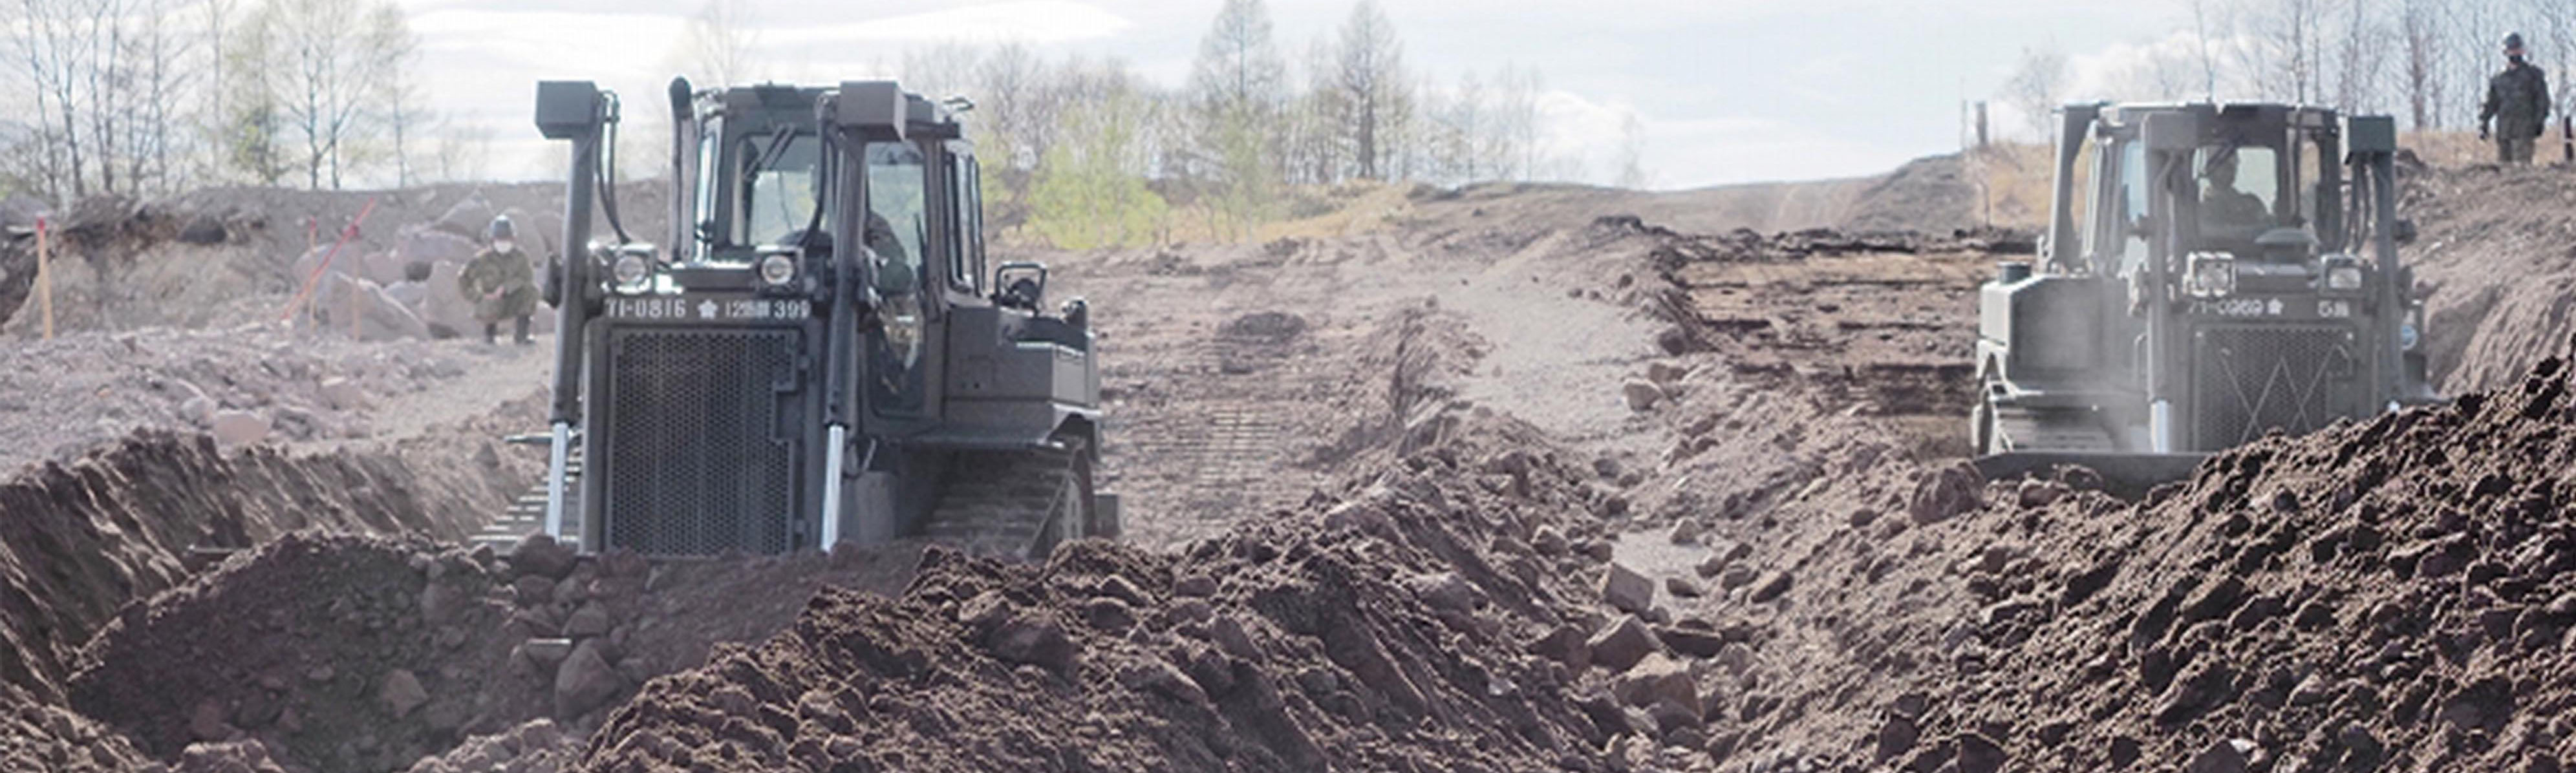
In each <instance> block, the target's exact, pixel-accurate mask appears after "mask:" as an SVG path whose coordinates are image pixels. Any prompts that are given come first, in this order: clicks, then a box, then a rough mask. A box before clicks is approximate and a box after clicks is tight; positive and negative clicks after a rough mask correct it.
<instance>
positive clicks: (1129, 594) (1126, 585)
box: [1093, 574, 1154, 607]
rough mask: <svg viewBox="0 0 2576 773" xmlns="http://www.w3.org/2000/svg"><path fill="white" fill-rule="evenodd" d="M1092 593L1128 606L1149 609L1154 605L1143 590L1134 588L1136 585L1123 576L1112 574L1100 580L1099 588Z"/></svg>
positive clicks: (1152, 600)
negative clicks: (1122, 602) (1125, 603)
mask: <svg viewBox="0 0 2576 773" xmlns="http://www.w3.org/2000/svg"><path fill="white" fill-rule="evenodd" d="M1093 592H1095V593H1098V594H1100V595H1103V596H1108V597H1110V598H1114V599H1118V600H1120V601H1124V602H1127V605H1128V606H1133V607H1149V606H1153V605H1154V599H1153V597H1151V596H1148V595H1145V589H1143V588H1139V587H1136V583H1134V582H1131V581H1129V580H1128V579H1127V578H1126V576H1124V575H1116V574H1113V575H1110V576H1108V577H1107V578H1104V579H1102V580H1101V581H1100V587H1099V588H1096V589H1094V591H1093Z"/></svg>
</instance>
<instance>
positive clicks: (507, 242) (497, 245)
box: [492, 239, 519, 252]
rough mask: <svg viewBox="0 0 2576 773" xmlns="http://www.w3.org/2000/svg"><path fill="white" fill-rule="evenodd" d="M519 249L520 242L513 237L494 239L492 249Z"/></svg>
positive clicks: (496, 250) (515, 250)
mask: <svg viewBox="0 0 2576 773" xmlns="http://www.w3.org/2000/svg"><path fill="white" fill-rule="evenodd" d="M518 250H519V243H518V242H517V241H516V240H512V239H494V240H492V251H494V252H517V251H518Z"/></svg>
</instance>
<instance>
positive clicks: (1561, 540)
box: [1530, 526, 1567, 556]
mask: <svg viewBox="0 0 2576 773" xmlns="http://www.w3.org/2000/svg"><path fill="white" fill-rule="evenodd" d="M1566 547H1567V544H1566V541H1565V533H1564V532H1561V531H1557V530H1556V527H1554V526H1541V527H1538V528H1537V529H1534V530H1532V531H1531V532H1530V549H1532V550H1536V551H1538V554H1539V555H1542V556H1561V555H1565V549H1566Z"/></svg>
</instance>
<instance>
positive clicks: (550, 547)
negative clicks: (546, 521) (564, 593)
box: [510, 532, 580, 590]
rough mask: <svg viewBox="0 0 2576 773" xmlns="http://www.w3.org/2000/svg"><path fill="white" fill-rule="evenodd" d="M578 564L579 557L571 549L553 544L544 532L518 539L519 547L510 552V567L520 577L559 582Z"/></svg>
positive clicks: (552, 539)
mask: <svg viewBox="0 0 2576 773" xmlns="http://www.w3.org/2000/svg"><path fill="white" fill-rule="evenodd" d="M578 563H580V557H578V556H576V555H574V554H573V550H572V548H570V547H567V546H564V545H562V544H559V543H557V542H555V538H553V537H549V536H546V534H545V533H544V532H537V533H533V534H529V535H528V536H526V537H522V538H520V539H519V546H518V547H516V548H512V549H511V551H510V567H511V568H512V569H513V570H515V571H517V572H518V573H519V574H520V575H521V576H525V575H531V574H534V575H541V576H544V577H549V578H552V579H556V580H561V579H563V578H564V577H566V576H568V575H570V574H572V568H573V566H574V565H575V564H578ZM548 590H552V588H548Z"/></svg>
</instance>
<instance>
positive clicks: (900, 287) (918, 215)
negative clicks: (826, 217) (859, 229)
mask: <svg viewBox="0 0 2576 773" xmlns="http://www.w3.org/2000/svg"><path fill="white" fill-rule="evenodd" d="M867 160H868V215H869V217H868V222H867V228H866V232H865V233H866V236H867V242H868V248H869V249H871V250H875V251H876V253H877V258H878V259H879V260H880V261H883V265H882V267H881V268H880V269H879V270H878V272H877V284H878V288H877V289H878V292H881V293H885V294H889V295H903V294H910V293H911V292H912V291H913V289H914V288H916V287H918V286H919V281H918V278H919V277H920V276H921V267H922V255H923V251H922V246H923V244H924V243H925V242H927V241H928V239H927V234H928V233H929V230H928V228H929V224H928V217H929V195H930V194H929V190H928V187H929V186H928V183H929V178H928V177H927V176H926V175H927V174H928V172H927V167H926V164H925V162H924V159H923V158H922V154H921V150H920V149H919V148H916V147H913V146H912V145H911V144H909V143H902V142H871V143H868V146H867Z"/></svg>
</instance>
